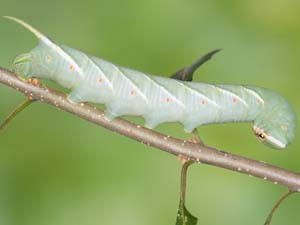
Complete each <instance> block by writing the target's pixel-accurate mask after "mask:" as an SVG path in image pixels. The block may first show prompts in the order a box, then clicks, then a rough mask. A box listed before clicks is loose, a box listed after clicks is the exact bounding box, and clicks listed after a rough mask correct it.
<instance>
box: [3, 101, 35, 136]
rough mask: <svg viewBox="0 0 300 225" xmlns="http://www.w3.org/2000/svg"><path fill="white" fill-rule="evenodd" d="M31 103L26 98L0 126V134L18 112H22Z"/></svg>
mask: <svg viewBox="0 0 300 225" xmlns="http://www.w3.org/2000/svg"><path fill="white" fill-rule="evenodd" d="M32 102H33V101H32V100H30V99H29V98H26V99H25V100H24V101H23V102H22V103H21V104H20V105H18V106H17V107H16V108H15V109H14V111H12V112H11V113H10V114H9V115H8V116H7V117H6V119H5V120H4V121H3V122H2V123H1V124H0V132H1V131H2V130H4V128H5V127H6V126H7V124H8V123H9V122H10V121H11V120H12V119H13V118H15V117H16V116H17V115H18V114H19V113H20V112H22V111H23V110H24V109H25V108H26V107H27V106H29V105H30V104H31V103H32Z"/></svg>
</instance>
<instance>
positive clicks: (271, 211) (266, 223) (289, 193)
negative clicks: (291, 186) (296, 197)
mask: <svg viewBox="0 0 300 225" xmlns="http://www.w3.org/2000/svg"><path fill="white" fill-rule="evenodd" d="M293 193H295V192H294V191H290V190H289V191H287V192H285V193H284V194H283V195H281V197H280V198H279V199H278V200H277V201H276V202H275V204H274V205H273V207H272V208H271V210H270V212H269V214H268V217H267V219H266V222H265V223H264V225H270V224H271V220H272V217H273V215H274V212H275V211H276V209H277V208H278V207H279V205H280V204H281V203H282V202H283V201H284V200H285V199H286V198H287V197H288V196H290V195H291V194H293Z"/></svg>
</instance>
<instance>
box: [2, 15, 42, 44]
mask: <svg viewBox="0 0 300 225" xmlns="http://www.w3.org/2000/svg"><path fill="white" fill-rule="evenodd" d="M3 17H4V18H6V19H9V20H12V21H15V22H16V23H18V24H20V25H21V26H23V27H25V28H26V29H27V30H29V31H30V32H32V33H33V34H34V35H35V36H36V37H37V38H38V39H43V38H44V37H45V35H43V34H42V33H41V32H39V31H38V30H37V29H35V28H34V27H32V26H31V25H29V24H28V23H26V22H24V21H23V20H20V19H18V18H16V17H12V16H3Z"/></svg>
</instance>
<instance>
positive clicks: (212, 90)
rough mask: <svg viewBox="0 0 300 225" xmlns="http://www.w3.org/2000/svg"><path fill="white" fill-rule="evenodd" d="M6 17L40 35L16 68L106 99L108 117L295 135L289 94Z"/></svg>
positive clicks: (285, 137)
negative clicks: (148, 63) (140, 66)
mask: <svg viewBox="0 0 300 225" xmlns="http://www.w3.org/2000/svg"><path fill="white" fill-rule="evenodd" d="M8 18H9V19H12V20H14V21H16V22H18V23H20V24H21V25H23V26H24V27H26V28H28V29H29V30H30V31H32V32H33V33H34V34H35V35H36V36H37V37H38V39H39V44H38V46H37V47H35V48H34V49H33V50H31V51H30V52H29V53H26V54H23V55H21V56H19V57H17V58H16V60H15V61H14V64H13V70H14V71H15V72H17V73H18V74H21V75H23V76H25V77H39V78H46V79H50V80H53V81H55V82H57V83H58V84H60V85H62V86H63V87H66V88H69V89H71V92H70V94H69V96H68V98H69V99H70V101H73V102H93V103H101V104H105V106H106V115H107V117H108V118H109V119H113V118H114V117H117V116H122V115H134V116H142V117H144V118H145V123H146V126H147V127H149V128H154V127H155V126H157V125H158V124H160V123H164V122H180V123H182V124H183V126H184V129H185V130H186V131H188V132H191V131H192V130H193V129H194V128H196V127H198V126H200V125H203V124H211V123H227V122H253V123H254V126H253V130H254V133H255V134H256V135H257V136H258V137H259V138H260V139H261V140H262V141H263V143H266V144H269V145H270V146H272V147H275V148H285V147H286V146H287V145H288V144H289V143H291V142H292V140H293V136H294V128H295V124H296V116H295V113H294V111H293V110H292V108H291V106H290V105H289V103H288V102H287V101H286V100H285V99H283V98H282V97H281V96H279V95H278V94H276V93H274V92H272V91H270V90H266V89H264V88H260V87H254V86H243V85H221V84H220V85H213V84H206V83H199V82H190V81H180V80H175V79H170V78H164V77H160V76H153V75H149V74H145V73H142V72H138V71H135V70H132V69H127V68H124V67H121V66H117V65H114V64H112V63H111V62H108V61H105V60H103V59H99V58H96V57H93V56H90V55H88V54H86V53H83V52H81V51H79V50H76V49H73V48H70V47H68V46H64V45H59V44H57V43H55V42H53V41H51V40H50V39H49V38H47V37H45V36H44V35H43V34H41V33H40V32H39V31H37V30H35V29H34V28H32V27H31V26H30V25H28V24H26V23H25V22H23V21H21V20H19V19H16V18H12V17H8Z"/></svg>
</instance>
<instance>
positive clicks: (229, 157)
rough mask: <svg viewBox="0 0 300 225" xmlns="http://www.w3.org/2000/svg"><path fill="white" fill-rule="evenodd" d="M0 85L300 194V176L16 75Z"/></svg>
mask: <svg viewBox="0 0 300 225" xmlns="http://www.w3.org/2000/svg"><path fill="white" fill-rule="evenodd" d="M0 83H3V84H4V85H6V86H9V87H11V88H14V89H15V90H17V91H19V92H21V93H23V94H24V95H26V96H27V97H28V98H30V99H34V100H37V101H40V102H44V103H47V104H50V105H53V106H55V107H57V108H59V109H62V110H64V111H66V112H69V113H72V114H74V115H75V116H78V117H80V118H82V119H84V120H87V121H89V122H91V123H94V124H97V125H99V126H102V127H104V128H106V129H109V130H111V131H114V132H117V133H119V134H122V135H124V136H127V137H129V138H131V139H134V140H136V141H139V142H141V143H143V144H146V145H148V146H152V147H155V148H158V149H161V150H163V151H165V152H168V153H171V154H173V155H176V156H184V157H186V158H187V159H189V160H192V161H195V162H198V163H205V164H209V165H213V166H217V167H221V168H224V169H228V170H232V171H236V172H239V173H244V174H247V175H251V176H255V177H258V178H261V179H264V180H268V181H271V182H273V183H274V184H280V185H282V186H285V187H287V188H288V189H289V190H291V191H293V192H300V174H297V173H295V172H292V171H288V170H286V169H282V168H279V167H276V166H273V165H270V164H267V163H264V162H259V161H256V160H252V159H248V158H245V157H241V156H238V155H234V154H230V153H227V152H224V151H219V150H217V149H214V148H211V147H207V146H202V145H199V144H194V143H191V142H187V141H183V140H180V139H177V138H173V137H170V136H166V135H164V134H161V133H158V132H156V131H154V130H150V129H147V128H144V127H141V126H139V125H136V124H133V123H130V122H128V121H126V120H123V119H121V118H116V119H114V120H113V121H108V120H106V118H105V117H104V112H103V111H101V110H99V109H97V108H95V107H93V106H90V105H88V104H84V103H79V104H74V103H71V102H69V101H68V100H67V99H66V96H65V94H62V93H59V92H57V91H55V90H52V89H50V88H44V87H39V86H36V85H34V84H31V83H28V82H26V81H23V80H20V79H19V78H18V77H17V76H16V75H15V74H13V73H11V72H9V71H7V70H6V69H3V68H0Z"/></svg>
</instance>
